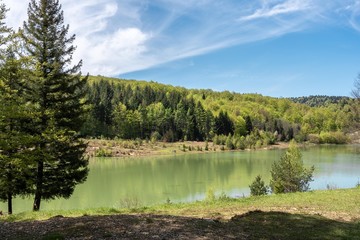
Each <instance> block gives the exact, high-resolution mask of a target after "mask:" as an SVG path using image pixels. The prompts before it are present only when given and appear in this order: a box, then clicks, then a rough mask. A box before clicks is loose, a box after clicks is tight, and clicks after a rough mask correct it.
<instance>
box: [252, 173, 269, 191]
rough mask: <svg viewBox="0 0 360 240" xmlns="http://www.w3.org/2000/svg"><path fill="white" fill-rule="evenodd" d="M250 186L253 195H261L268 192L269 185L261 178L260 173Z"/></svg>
mask: <svg viewBox="0 0 360 240" xmlns="http://www.w3.org/2000/svg"><path fill="white" fill-rule="evenodd" d="M249 187H250V195H251V196H261V195H267V194H268V187H267V186H266V185H265V182H264V180H262V179H261V176H260V175H258V176H257V177H256V178H255V180H254V181H253V182H252V183H251V185H250V186H249Z"/></svg>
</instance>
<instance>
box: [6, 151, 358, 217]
mask: <svg viewBox="0 0 360 240" xmlns="http://www.w3.org/2000/svg"><path fill="white" fill-rule="evenodd" d="M301 151H302V154H303V160H304V164H305V166H307V167H310V166H311V165H314V166H315V173H314V179H315V181H314V182H312V183H311V188H312V189H326V188H327V186H330V187H334V188H351V187H354V186H355V185H356V183H358V182H359V181H360V145H346V146H317V147H309V148H305V149H302V150H301ZM283 152H284V150H261V151H244V152H215V153H204V154H187V155H173V156H166V157H165V156H160V157H145V158H93V159H91V160H90V174H89V176H88V180H87V181H86V182H85V183H84V184H81V185H78V186H77V187H76V189H75V192H74V194H73V195H72V197H71V198H70V199H68V200H65V199H57V200H53V201H50V202H45V201H43V202H42V206H41V209H42V210H46V209H86V208H93V207H120V206H123V205H124V202H126V200H125V199H130V201H134V202H138V203H141V205H151V204H156V203H164V202H166V200H167V199H169V200H170V201H171V202H189V201H196V200H201V199H204V198H205V195H206V191H207V190H209V189H212V190H213V191H215V193H216V194H221V193H222V192H223V193H225V194H226V195H229V196H232V197H238V196H246V195H249V187H248V186H249V185H250V183H251V182H252V181H253V180H254V179H255V177H256V176H257V175H258V174H260V175H261V176H262V177H263V178H264V179H265V181H266V182H267V183H268V182H269V180H270V169H271V165H272V163H273V162H274V161H275V160H277V159H279V158H280V156H281V154H282V153H283ZM31 205H32V200H30V199H15V200H14V212H20V211H26V210H31ZM0 209H1V210H6V204H4V203H0ZM5 212H6V211H5Z"/></svg>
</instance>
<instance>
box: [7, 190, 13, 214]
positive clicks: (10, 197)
mask: <svg viewBox="0 0 360 240" xmlns="http://www.w3.org/2000/svg"><path fill="white" fill-rule="evenodd" d="M12 212H13V211H12V194H11V193H9V194H8V213H9V214H12Z"/></svg>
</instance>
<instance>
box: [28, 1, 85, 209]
mask: <svg viewBox="0 0 360 240" xmlns="http://www.w3.org/2000/svg"><path fill="white" fill-rule="evenodd" d="M68 31H69V26H66V25H64V19H63V12H62V10H61V6H60V4H59V1H57V0H45V1H36V0H31V2H30V4H29V9H28V20H27V22H25V23H24V29H23V30H22V39H23V42H24V46H25V49H24V54H25V55H26V56H27V57H28V58H30V59H31V65H30V66H29V69H31V70H32V71H31V72H30V74H29V77H28V79H27V81H26V86H25V87H24V89H23V95H24V97H25V98H26V100H27V102H29V103H31V104H33V105H34V106H35V108H34V109H33V110H34V111H33V112H34V116H35V117H34V118H33V120H32V122H33V126H32V135H33V136H36V137H38V139H39V141H37V142H36V144H35V145H34V151H35V152H36V153H37V154H36V157H37V158H36V161H35V163H36V166H32V167H33V171H34V169H36V170H35V172H36V174H34V178H33V180H34V182H35V199H34V210H39V209H40V203H41V199H53V198H56V197H65V198H68V197H70V195H71V194H72V193H73V191H74V188H75V186H76V185H77V184H79V183H82V182H84V181H85V180H86V177H87V173H88V168H87V164H88V160H87V158H85V157H84V152H85V149H86V144H85V143H83V142H82V141H81V140H80V138H79V137H80V136H79V134H78V132H79V130H80V128H81V126H82V123H83V120H84V119H83V114H84V111H85V88H84V87H85V84H86V80H87V78H86V77H85V78H82V77H81V73H80V68H81V64H82V63H81V62H79V63H78V64H76V65H74V66H70V64H71V61H72V54H73V52H74V50H75V47H74V46H73V45H72V43H73V41H74V40H75V36H74V35H72V36H70V37H67V35H68Z"/></svg>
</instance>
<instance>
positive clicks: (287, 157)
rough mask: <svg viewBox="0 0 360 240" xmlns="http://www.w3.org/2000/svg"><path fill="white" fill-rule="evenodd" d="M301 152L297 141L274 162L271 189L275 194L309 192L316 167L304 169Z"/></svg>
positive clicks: (292, 142)
mask: <svg viewBox="0 0 360 240" xmlns="http://www.w3.org/2000/svg"><path fill="white" fill-rule="evenodd" d="M301 158H302V156H301V153H300V150H299V149H298V148H297V146H296V143H295V141H291V143H290V147H289V149H288V150H287V151H286V152H285V154H283V155H282V156H281V159H280V161H277V162H274V163H273V165H272V168H271V177H272V179H271V181H270V187H271V190H272V192H274V193H288V192H304V191H307V190H309V183H310V181H313V178H312V177H313V172H314V166H312V167H311V168H310V169H306V168H304V164H303V161H302V159H301Z"/></svg>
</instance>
